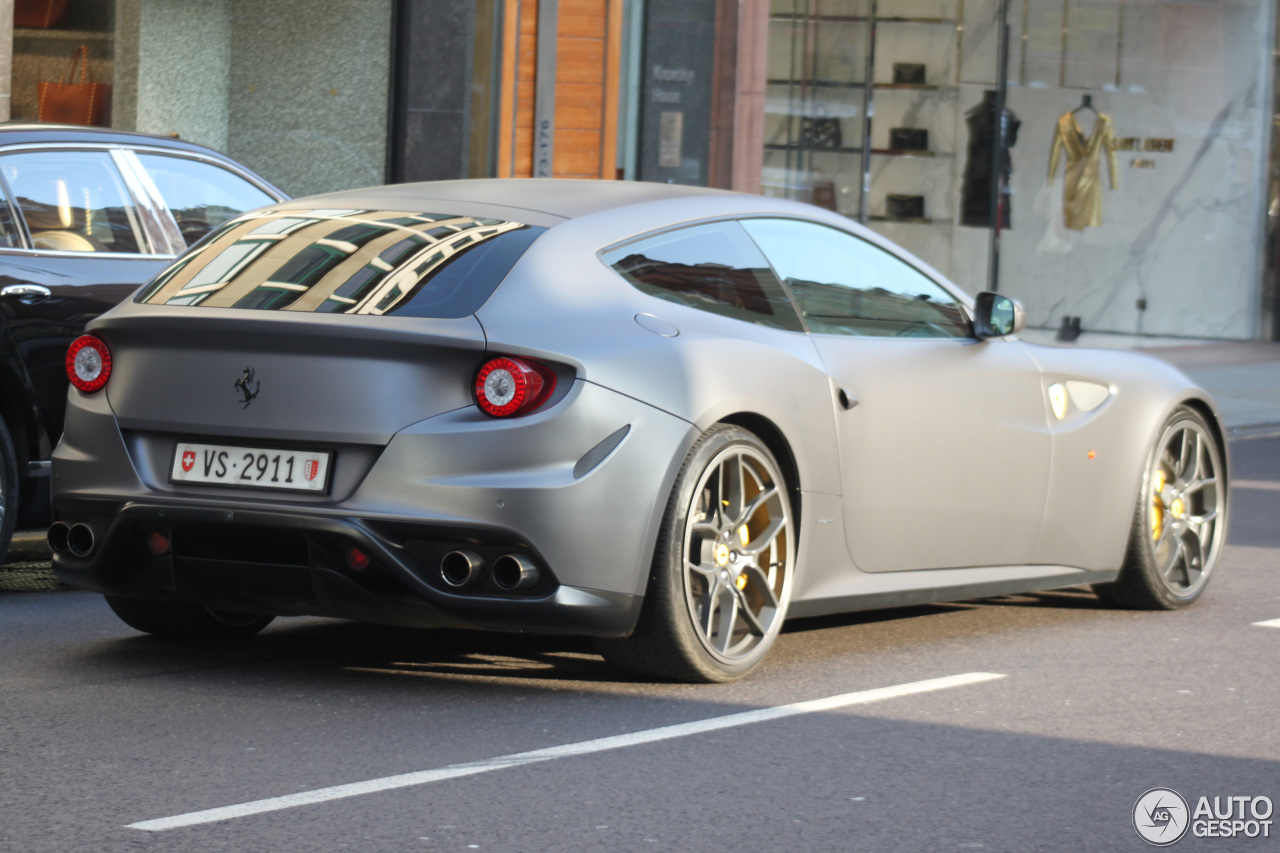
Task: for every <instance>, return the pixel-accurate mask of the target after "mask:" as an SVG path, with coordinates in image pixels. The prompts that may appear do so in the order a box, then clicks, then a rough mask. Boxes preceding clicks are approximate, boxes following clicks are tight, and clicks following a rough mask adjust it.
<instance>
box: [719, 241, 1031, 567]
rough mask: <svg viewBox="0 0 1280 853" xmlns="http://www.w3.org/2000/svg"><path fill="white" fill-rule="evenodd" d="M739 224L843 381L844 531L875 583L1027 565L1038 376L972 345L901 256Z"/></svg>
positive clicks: (956, 307)
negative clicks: (894, 574) (911, 574)
mask: <svg viewBox="0 0 1280 853" xmlns="http://www.w3.org/2000/svg"><path fill="white" fill-rule="evenodd" d="M742 224H743V226H744V227H745V228H746V230H747V232H748V233H749V234H751V236H752V237H753V239H755V241H756V243H757V244H758V245H759V246H760V248H761V249H762V250H763V251H764V253H765V255H766V256H767V257H768V259H769V261H770V263H771V264H772V265H773V267H774V269H775V270H776V271H777V273H778V276H779V277H780V278H781V279H782V280H783V281H784V282H785V283H786V285H787V286H788V288H789V289H790V291H791V293H792V297H793V299H794V300H795V302H796V304H797V307H798V308H799V309H800V313H801V316H802V317H803V318H804V319H805V322H806V324H807V326H808V327H809V331H810V335H811V337H812V339H813V342H814V345H815V346H816V347H817V349H818V352H819V354H820V356H821V358H822V360H823V363H824V365H825V367H826V369H827V371H828V373H829V374H830V376H831V377H832V380H833V382H834V383H835V384H836V386H837V388H836V393H835V394H833V398H834V399H836V400H839V401H841V403H842V404H836V405H835V407H834V411H835V414H834V416H835V418H836V421H837V435H838V444H839V453H840V460H839V464H840V472H841V483H842V494H843V504H844V520H845V534H846V538H847V544H848V548H849V552H850V556H851V557H852V559H853V561H854V563H855V565H857V567H858V568H859V569H861V570H862V571H866V572H890V571H905V570H913V569H940V568H961V567H969V566H999V565H1019V564H1026V563H1028V562H1030V560H1031V557H1032V554H1033V552H1034V550H1035V544H1036V538H1037V536H1038V535H1039V530H1040V524H1041V519H1042V515H1043V511H1044V505H1045V498H1046V493H1047V488H1048V478H1049V463H1050V449H1051V436H1050V433H1049V430H1048V423H1047V413H1046V406H1045V401H1044V392H1043V391H1042V390H1041V381H1040V372H1039V369H1038V368H1037V366H1036V363H1035V361H1034V360H1033V359H1032V358H1031V356H1030V355H1029V353H1028V352H1027V350H1026V349H1025V347H1024V346H1023V345H1022V344H1021V343H1019V342H1017V341H1013V340H989V341H981V340H978V339H977V338H975V337H973V335H972V333H971V329H970V324H969V321H968V318H967V316H966V314H965V312H964V309H963V307H962V306H961V304H960V302H959V301H958V300H957V299H956V298H955V297H954V296H953V295H952V294H951V293H949V292H948V291H947V290H946V289H945V288H943V287H942V286H940V285H939V284H938V283H937V282H935V281H934V280H933V279H931V278H930V277H929V276H927V275H925V274H924V273H923V272H921V271H920V270H918V269H916V268H915V267H913V266H911V265H909V264H908V263H906V262H905V261H904V260H902V259H901V258H899V257H897V256H895V255H894V254H892V253H890V252H888V251H885V250H884V249H881V248H879V247H877V246H875V245H873V244H872V243H870V242H868V241H865V240H863V239H861V238H859V237H857V236H854V235H852V234H850V233H848V232H845V231H842V230H839V229H836V228H833V227H830V226H827V225H821V224H818V223H814V222H807V221H803V220H795V219H750V220H744V221H743V223H742Z"/></svg>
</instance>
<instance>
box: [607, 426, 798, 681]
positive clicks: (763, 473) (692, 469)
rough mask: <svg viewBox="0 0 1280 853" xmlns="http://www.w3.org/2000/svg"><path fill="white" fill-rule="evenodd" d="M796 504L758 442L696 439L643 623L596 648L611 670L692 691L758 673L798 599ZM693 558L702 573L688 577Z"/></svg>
mask: <svg viewBox="0 0 1280 853" xmlns="http://www.w3.org/2000/svg"><path fill="white" fill-rule="evenodd" d="M735 460H736V463H735ZM735 464H736V465H737V469H736V470H737V472H738V473H737V475H736V476H737V482H738V485H737V486H736V487H734V486H733V485H732V483H731V482H730V480H731V478H732V477H733V476H734V475H733V473H732V470H733V468H734V465H735ZM712 479H714V481H715V482H714V483H713V482H712ZM725 495H728V496H729V500H728V501H725V500H724V496H725ZM791 501H792V494H791V492H790V485H789V484H788V483H787V482H786V479H785V477H784V475H783V474H782V469H781V467H780V466H779V465H778V463H777V460H776V459H774V457H773V454H772V453H770V452H769V449H768V448H767V447H765V445H764V443H763V442H761V441H760V439H759V438H757V437H756V436H755V435H754V434H752V433H751V432H748V431H747V430H745V429H742V428H741V427H736V426H729V425H724V424H722V425H718V426H715V427H713V428H712V429H710V430H709V431H708V432H707V433H706V434H705V435H703V436H702V437H701V438H699V439H698V441H697V442H696V443H695V444H694V445H693V447H692V448H691V449H690V450H689V454H688V456H686V457H685V461H684V464H683V466H682V467H681V469H680V473H679V475H678V476H677V477H676V482H675V485H674V487H673V488H672V492H671V497H670V499H669V500H668V502H667V508H666V513H665V515H664V516H663V520H662V528H661V530H660V532H659V534H658V542H657V546H656V548H655V549H654V556H653V567H652V570H651V573H650V577H649V584H648V588H647V590H646V593H645V600H644V606H643V608H642V610H641V612H640V618H639V621H638V623H637V625H636V628H635V630H634V631H633V632H632V633H631V635H630V636H627V637H623V638H621V639H610V640H598V641H597V646H598V648H599V649H600V652H601V654H603V655H604V657H605V660H606V661H608V662H609V663H610V664H612V665H614V666H618V667H620V668H623V669H627V670H630V671H632V672H636V673H639V674H642V675H647V676H657V677H658V678H662V679H672V680H677V681H691V682H723V681H733V680H735V679H738V678H742V677H743V676H744V675H746V674H747V673H748V672H750V671H751V670H752V669H754V668H755V667H756V666H757V665H759V663H760V661H761V660H762V659H763V658H764V656H765V654H766V653H767V652H768V651H769V648H770V647H771V646H772V645H773V642H774V641H775V640H776V639H777V636H778V633H779V632H780V631H781V628H782V622H783V620H784V619H785V617H786V611H787V604H788V602H789V600H790V596H791V586H792V578H793V577H794V574H795V553H796V551H795V548H796V542H795V523H794V515H793V513H792V508H791ZM713 507H714V509H713ZM731 549H732V550H731ZM686 554H689V555H691V557H692V558H693V559H691V561H690V562H691V563H692V562H694V561H695V560H696V562H697V564H698V567H697V568H695V567H694V566H692V565H690V566H689V567H688V568H686V563H685V557H686ZM762 564H764V565H762ZM704 621H705V623H706V624H705V626H704V624H703V622H704ZM717 646H718V647H719V648H717Z"/></svg>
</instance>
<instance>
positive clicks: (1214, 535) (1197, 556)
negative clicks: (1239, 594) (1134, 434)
mask: <svg viewBox="0 0 1280 853" xmlns="http://www.w3.org/2000/svg"><path fill="white" fill-rule="evenodd" d="M1157 448H1158V452H1157V453H1156V455H1155V458H1154V459H1153V460H1152V466H1151V471H1150V472H1149V473H1148V475H1147V499H1148V507H1147V536H1148V537H1149V538H1148V544H1149V546H1150V548H1151V555H1152V561H1153V563H1154V566H1155V569H1156V571H1157V573H1158V575H1159V577H1160V580H1161V582H1162V583H1163V584H1164V585H1165V587H1166V588H1167V589H1168V590H1169V591H1170V592H1172V593H1173V594H1174V595H1176V596H1178V597H1179V598H1185V597H1188V596H1191V595H1194V594H1195V593H1197V592H1199V590H1200V588H1201V587H1202V586H1204V584H1205V583H1206V582H1207V581H1208V575H1209V572H1210V571H1211V570H1212V568H1213V566H1214V564H1215V563H1216V562H1217V552H1218V550H1219V549H1220V547H1221V541H1222V536H1221V528H1222V525H1221V522H1220V513H1221V512H1222V511H1223V509H1224V506H1225V500H1224V497H1225V486H1226V484H1225V483H1224V482H1223V478H1222V462H1221V459H1220V457H1219V453H1218V446H1217V443H1216V442H1215V441H1214V439H1213V437H1212V436H1210V435H1209V434H1208V433H1207V432H1206V431H1205V429H1204V428H1203V427H1202V426H1201V425H1200V424H1199V423H1197V422H1195V421H1192V420H1179V421H1175V422H1174V423H1172V424H1170V425H1169V426H1168V427H1167V428H1166V429H1165V432H1164V434H1163V435H1162V436H1161V438H1160V443H1159V444H1158V445H1157Z"/></svg>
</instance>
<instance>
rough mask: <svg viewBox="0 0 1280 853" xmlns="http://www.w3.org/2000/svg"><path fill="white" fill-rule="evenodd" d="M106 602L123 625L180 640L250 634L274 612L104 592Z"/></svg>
mask: <svg viewBox="0 0 1280 853" xmlns="http://www.w3.org/2000/svg"><path fill="white" fill-rule="evenodd" d="M106 599H107V604H108V605H110V607H111V609H112V610H113V611H115V614H116V615H117V616H119V617H120V618H121V619H122V620H123V621H124V623H125V624H126V625H128V626H129V627H130V628H134V629H136V630H138V631H141V632H142V633H144V634H154V635H156V636H157V637H172V638H176V639H183V640H234V639H239V638H242V637H251V636H253V635H254V634H256V633H258V632H259V631H261V630H262V629H263V628H265V627H267V626H268V625H270V624H271V621H272V620H273V619H275V617H274V616H260V615H258V614H256V613H236V612H233V611H229V610H211V609H210V608H208V607H202V606H201V605H199V604H191V603H190V602H186V601H151V600H149V599H142V598H123V597H121V596H118V595H108V596H106Z"/></svg>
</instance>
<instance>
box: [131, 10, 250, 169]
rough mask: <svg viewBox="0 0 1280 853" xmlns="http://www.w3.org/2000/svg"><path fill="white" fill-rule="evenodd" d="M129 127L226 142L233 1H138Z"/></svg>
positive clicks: (221, 147)
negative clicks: (135, 80) (134, 83)
mask: <svg viewBox="0 0 1280 853" xmlns="http://www.w3.org/2000/svg"><path fill="white" fill-rule="evenodd" d="M137 5H138V7H139V8H138V17H137V25H138V34H137V60H136V62H137V66H136V71H135V73H136V75H137V89H136V95H135V98H136V102H135V106H134V109H135V110H136V112H135V113H134V115H133V128H134V129H135V130H140V131H142V132H143V133H156V134H160V135H162V136H164V135H168V134H171V133H175V134H177V135H178V136H180V137H182V138H183V139H189V140H191V141H192V142H199V143H200V144H202V145H208V146H210V147H211V148H216V149H218V150H225V149H226V147H227V125H228V112H227V96H228V92H229V88H230V83H231V1H230V0H202V2H200V3H190V2H187V0H141V2H139V3H138V4H137Z"/></svg>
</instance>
